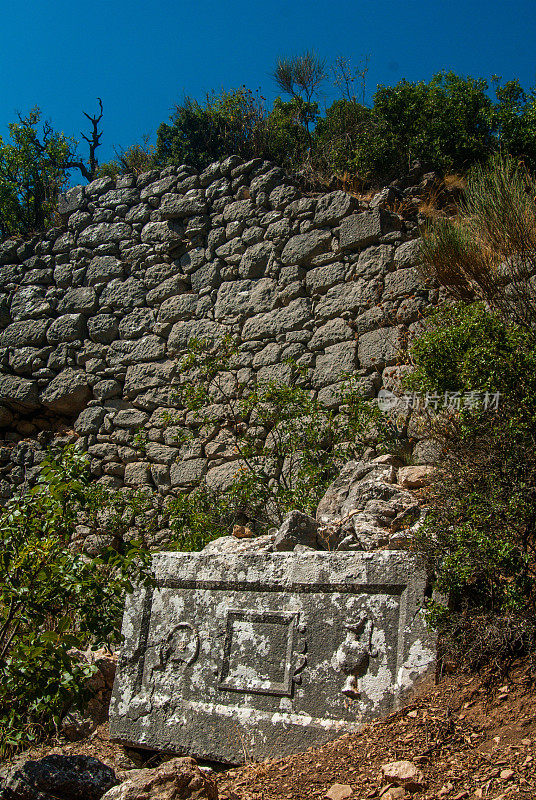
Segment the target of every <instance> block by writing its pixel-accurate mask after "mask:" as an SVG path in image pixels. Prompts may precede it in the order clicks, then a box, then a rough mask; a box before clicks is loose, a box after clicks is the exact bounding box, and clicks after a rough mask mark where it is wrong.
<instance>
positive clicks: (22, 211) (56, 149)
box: [0, 107, 76, 240]
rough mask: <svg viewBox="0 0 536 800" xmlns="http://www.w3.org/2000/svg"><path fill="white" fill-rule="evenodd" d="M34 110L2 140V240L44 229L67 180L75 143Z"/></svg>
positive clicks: (0, 187) (21, 118)
mask: <svg viewBox="0 0 536 800" xmlns="http://www.w3.org/2000/svg"><path fill="white" fill-rule="evenodd" d="M41 116H42V115H41V111H40V110H39V108H37V107H35V108H33V109H32V110H31V111H30V113H29V114H28V115H27V116H26V117H22V116H20V117H19V121H18V122H13V123H11V124H10V125H9V126H8V127H9V135H10V138H9V139H7V140H4V139H2V138H1V137H0V240H1V239H4V238H7V237H8V236H13V235H25V234H29V233H34V232H36V231H39V230H42V229H43V227H45V226H46V225H48V224H50V223H51V221H52V218H53V213H54V208H55V203H56V200H57V197H58V194H59V192H60V191H62V190H63V189H64V188H65V186H66V184H67V181H68V170H69V169H70V165H71V162H72V160H73V158H74V153H75V149H76V142H75V141H74V140H73V139H71V138H69V137H67V136H65V135H64V134H63V133H59V132H57V131H54V130H53V129H52V128H51V126H50V125H49V123H47V122H45V123H44V125H43V126H42V130H41V131H39V127H40V123H41Z"/></svg>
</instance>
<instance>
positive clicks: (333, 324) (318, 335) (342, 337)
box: [309, 317, 354, 350]
mask: <svg viewBox="0 0 536 800" xmlns="http://www.w3.org/2000/svg"><path fill="white" fill-rule="evenodd" d="M353 338H354V331H353V330H352V328H351V327H350V326H349V325H348V323H347V322H345V321H344V320H343V319H341V318H340V317H336V318H335V319H330V320H329V322H326V324H325V325H322V326H321V327H320V328H317V330H316V331H315V332H314V335H313V337H312V339H311V340H310V341H309V350H323V349H324V348H325V347H329V346H330V345H333V344H338V343H339V342H347V341H350V340H351V339H353Z"/></svg>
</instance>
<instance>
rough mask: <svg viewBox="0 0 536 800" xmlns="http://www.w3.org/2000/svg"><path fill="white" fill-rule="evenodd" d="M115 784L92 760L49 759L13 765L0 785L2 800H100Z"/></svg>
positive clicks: (110, 774) (103, 767) (109, 773)
mask: <svg viewBox="0 0 536 800" xmlns="http://www.w3.org/2000/svg"><path fill="white" fill-rule="evenodd" d="M116 783H117V780H116V777H115V773H114V771H113V769H111V768H110V767H107V766H106V764H103V763H102V761H99V760H98V759H96V758H93V757H92V756H79V755H76V756H66V755H50V756H45V757H44V758H41V759H39V760H38V761H26V762H23V763H19V764H15V765H14V766H13V767H12V768H10V769H8V770H7V774H5V778H4V781H3V797H5V800H100V798H101V797H102V796H103V794H104V793H105V792H107V791H108V789H111V787H112V786H115V784H116Z"/></svg>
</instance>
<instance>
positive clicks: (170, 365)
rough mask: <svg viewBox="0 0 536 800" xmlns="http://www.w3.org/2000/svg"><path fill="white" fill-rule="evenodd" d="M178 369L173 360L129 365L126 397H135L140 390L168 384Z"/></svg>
mask: <svg viewBox="0 0 536 800" xmlns="http://www.w3.org/2000/svg"><path fill="white" fill-rule="evenodd" d="M175 369H176V364H175V363H174V362H173V361H164V362H161V363H157V364H135V365H133V366H130V367H128V369H127V374H126V377H125V387H124V392H125V397H127V398H130V397H134V396H135V395H136V394H138V393H139V392H143V391H146V390H147V389H153V388H155V387H157V386H168V385H169V383H170V380H171V377H172V375H173V374H174V372H175Z"/></svg>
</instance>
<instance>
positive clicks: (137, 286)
mask: <svg viewBox="0 0 536 800" xmlns="http://www.w3.org/2000/svg"><path fill="white" fill-rule="evenodd" d="M144 304H145V287H144V285H143V283H142V282H141V281H139V280H137V279H136V278H127V280H126V281H121V280H119V279H117V278H116V279H114V280H112V281H110V282H109V283H108V284H107V285H106V286H105V288H104V290H103V292H102V294H101V296H100V306H101V308H102V309H105V308H106V307H109V308H112V309H116V308H117V309H120V310H123V309H126V308H134V307H138V306H143V305H144Z"/></svg>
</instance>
